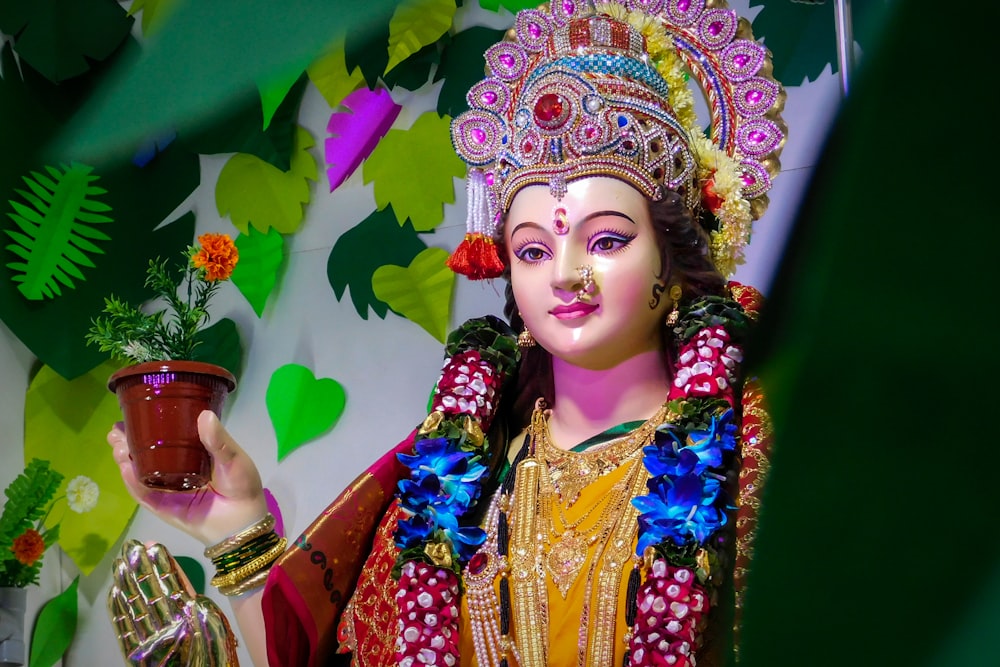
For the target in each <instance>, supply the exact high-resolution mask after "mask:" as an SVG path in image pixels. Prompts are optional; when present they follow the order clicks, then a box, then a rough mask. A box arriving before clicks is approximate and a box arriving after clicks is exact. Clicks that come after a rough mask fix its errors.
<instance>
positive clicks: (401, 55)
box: [385, 0, 456, 72]
mask: <svg viewBox="0 0 1000 667" xmlns="http://www.w3.org/2000/svg"><path fill="white" fill-rule="evenodd" d="M455 10H456V7H455V0H403V1H402V2H401V3H400V4H399V6H398V7H397V8H396V11H395V13H394V14H393V15H392V19H390V20H389V61H388V63H387V64H386V67H385V71H386V72H390V71H392V69H393V68H394V67H396V65H398V64H399V63H401V62H403V61H404V60H406V59H407V58H409V57H410V56H411V55H413V54H414V53H416V52H417V51H419V50H420V49H422V48H423V47H425V46H427V45H428V44H433V43H434V42H436V41H437V40H438V38H440V37H441V36H442V35H444V34H445V33H447V32H448V29H449V28H451V24H452V21H453V20H454V18H455Z"/></svg>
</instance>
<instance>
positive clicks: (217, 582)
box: [212, 537, 288, 588]
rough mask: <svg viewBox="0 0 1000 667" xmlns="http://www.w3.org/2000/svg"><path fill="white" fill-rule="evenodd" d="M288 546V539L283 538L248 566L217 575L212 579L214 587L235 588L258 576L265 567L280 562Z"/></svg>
mask: <svg viewBox="0 0 1000 667" xmlns="http://www.w3.org/2000/svg"><path fill="white" fill-rule="evenodd" d="M287 544H288V539H287V538H284V537H282V538H281V539H280V540H279V541H278V543H277V544H275V545H274V546H273V547H271V548H270V549H269V550H268V551H267V552H266V553H264V554H262V555H261V556H259V557H257V558H255V559H253V560H252V561H250V562H249V563H247V564H246V565H243V566H241V567H238V568H236V569H235V570H233V571H232V572H227V573H226V574H217V575H215V576H214V577H212V585H213V586H215V587H216V588H228V587H231V586H235V585H236V584H238V583H240V582H241V581H243V580H244V579H246V578H247V577H249V576H250V575H253V574H257V573H258V572H260V571H261V570H263V569H264V568H265V567H267V566H269V565H270V564H271V563H273V562H274V561H276V560H278V556H280V555H281V554H282V553H284V551H285V546H286V545H287Z"/></svg>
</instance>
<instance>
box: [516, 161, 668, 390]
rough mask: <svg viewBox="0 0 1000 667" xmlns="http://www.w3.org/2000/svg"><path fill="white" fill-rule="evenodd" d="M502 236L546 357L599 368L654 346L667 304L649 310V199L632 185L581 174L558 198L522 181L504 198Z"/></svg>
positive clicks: (654, 268) (654, 253)
mask: <svg viewBox="0 0 1000 667" xmlns="http://www.w3.org/2000/svg"><path fill="white" fill-rule="evenodd" d="M504 241H505V243H506V247H507V252H508V260H509V262H510V267H511V270H510V280H511V286H512V288H513V290H514V299H515V300H516V301H517V305H518V309H519V310H520V312H521V317H522V318H523V320H524V323H525V325H526V326H527V327H528V329H529V330H530V331H531V333H532V335H534V337H535V340H536V341H537V342H538V344H539V345H540V346H542V347H543V348H545V349H546V350H548V351H549V352H550V353H551V354H552V355H553V356H555V357H558V358H559V359H562V360H564V361H566V362H568V363H571V364H573V365H575V366H580V367H583V368H588V369H592V370H603V369H607V368H612V367H614V366H616V365H618V364H619V363H621V362H622V361H625V360H626V359H629V358H631V357H632V356H635V355H636V354H639V353H641V352H646V351H649V350H654V349H659V348H660V344H661V343H660V341H661V330H662V328H663V321H664V318H665V317H666V315H667V313H668V312H669V310H670V306H671V304H670V300H669V299H660V300H657V303H656V305H655V307H654V308H650V303H651V299H652V297H653V286H654V285H657V284H661V285H662V284H663V279H661V278H659V277H658V276H659V274H660V270H661V264H662V260H661V255H660V249H659V247H658V246H657V243H656V237H655V235H654V232H653V226H652V222H651V221H650V217H649V207H648V204H647V201H646V198H645V197H644V196H643V195H642V194H641V193H640V192H639V191H638V190H636V189H635V188H634V187H632V186H631V185H628V184H627V183H624V182H623V181H619V180H617V179H614V178H609V177H603V176H594V177H588V178H582V179H578V180H575V181H571V182H570V183H569V184H568V185H567V192H566V194H565V195H564V196H563V197H562V198H561V199H558V200H557V199H556V198H555V197H553V196H552V194H551V192H550V189H549V187H548V186H546V185H532V186H528V187H525V188H524V189H522V190H520V191H519V192H518V193H517V195H516V196H515V197H514V199H513V201H512V203H511V207H510V211H509V212H508V215H507V218H506V222H505V223H504ZM588 267H589V268H588Z"/></svg>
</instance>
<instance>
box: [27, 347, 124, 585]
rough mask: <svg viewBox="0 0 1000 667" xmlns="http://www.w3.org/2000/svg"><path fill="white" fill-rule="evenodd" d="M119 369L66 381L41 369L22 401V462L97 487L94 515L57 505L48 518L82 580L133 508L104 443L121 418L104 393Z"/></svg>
mask: <svg viewBox="0 0 1000 667" xmlns="http://www.w3.org/2000/svg"><path fill="white" fill-rule="evenodd" d="M119 368H121V364H120V363H118V362H114V361H106V362H105V363H103V364H101V365H99V366H97V367H96V368H94V369H92V370H91V371H90V372H88V373H85V374H83V375H81V376H79V377H76V378H74V379H73V380H66V379H64V378H62V377H60V375H59V374H58V373H56V371H55V370H54V369H52V368H50V367H48V366H42V367H41V368H40V369H39V370H38V373H36V374H35V377H33V378H32V379H31V383H30V384H29V385H28V391H27V393H26V394H25V398H24V458H25V460H29V459H32V458H46V459H48V460H50V461H53V465H55V466H58V468H59V472H60V473H62V474H63V475H65V477H66V480H65V483H67V484H68V482H69V480H72V479H73V478H75V477H77V476H78V475H84V476H86V477H89V478H90V479H91V480H93V481H94V482H95V483H96V484H97V486H98V489H99V494H100V495H99V497H98V501H97V505H96V506H95V507H94V509H92V510H90V511H89V512H87V513H86V514H77V513H76V512H72V511H69V510H68V508H67V506H66V504H65V503H64V501H59V503H58V504H57V505H56V507H55V508H54V509H53V511H52V514H51V515H50V517H49V521H50V522H55V521H59V546H60V547H61V548H62V550H63V551H64V552H65V553H66V554H67V555H68V556H69V557H70V558H72V559H73V562H74V563H75V564H76V566H77V567H78V568H79V570H80V572H81V573H83V575H84V576H87V575H89V574H90V573H91V572H93V570H94V568H96V567H97V566H98V565H99V564H100V563H101V562H102V560H103V559H104V558H105V556H107V553H108V551H110V550H111V549H112V547H113V546H114V545H115V544H116V543H117V542H118V540H119V538H120V537H121V535H122V532H123V531H124V530H125V528H126V526H128V523H129V521H130V520H131V519H132V516H133V515H134V514H135V510H136V509H137V508H138V505H136V502H135V500H134V499H133V498H132V496H130V495H129V493H128V491H127V490H126V489H125V484H124V483H123V482H122V476H121V473H120V472H119V471H118V466H117V464H116V463H115V461H114V458H113V457H111V456H108V444H107V440H106V439H105V437H106V436H107V433H108V427H109V425H110V424H113V423H115V422H116V421H120V420H121V418H122V416H121V410H120V409H119V407H118V399H117V397H116V396H115V395H114V394H112V393H111V392H110V391H108V378H109V377H110V376H111V374H112V373H114V372H115V371H117V370H118V369H119ZM63 488H64V487H63Z"/></svg>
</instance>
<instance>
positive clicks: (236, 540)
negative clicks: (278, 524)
mask: <svg viewBox="0 0 1000 667" xmlns="http://www.w3.org/2000/svg"><path fill="white" fill-rule="evenodd" d="M273 529H274V515H273V514H271V513H270V512H268V513H267V514H265V515H264V517H263V518H262V519H260V520H259V521H257V522H255V523H253V524H251V525H250V526H249V527H247V528H245V529H243V530H241V531H240V532H238V533H236V534H235V535H230V536H229V537H227V538H226V539H224V540H222V541H221V542H219V543H218V544H213V545H212V546H210V547H205V558H208V559H209V560H212V559H215V558H218V557H219V556H221V555H222V554H224V553H226V552H227V551H231V550H233V549H235V548H236V547H239V546H242V545H243V544H244V543H246V542H249V541H250V540H252V539H253V538H255V537H260V536H261V535H263V534H265V533H269V532H271V530H273Z"/></svg>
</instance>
